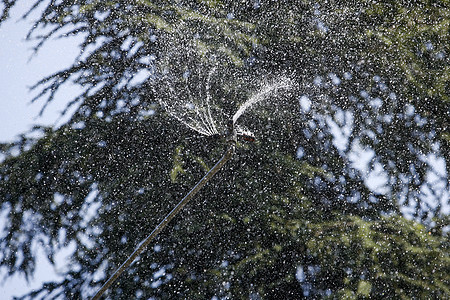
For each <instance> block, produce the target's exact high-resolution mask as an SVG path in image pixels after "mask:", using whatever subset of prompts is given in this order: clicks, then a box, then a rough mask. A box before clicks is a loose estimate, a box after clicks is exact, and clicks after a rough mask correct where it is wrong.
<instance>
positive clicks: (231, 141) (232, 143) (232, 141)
mask: <svg viewBox="0 0 450 300" xmlns="http://www.w3.org/2000/svg"><path fill="white" fill-rule="evenodd" d="M227 127H228V128H227V129H228V132H227V143H228V149H227V152H226V153H225V155H224V156H223V157H222V158H221V159H220V160H219V161H218V162H217V163H216V165H215V166H214V167H212V169H211V170H209V172H208V173H206V175H205V176H203V178H202V179H201V180H200V181H199V182H198V183H197V184H196V185H195V186H194V187H193V188H192V190H191V191H190V192H189V193H187V195H186V196H185V197H184V198H183V199H182V200H181V201H180V202H179V203H178V204H177V205H176V206H175V208H174V209H173V210H172V211H171V212H170V213H169V214H168V215H167V216H166V217H165V218H164V219H163V220H162V221H161V223H159V225H158V226H156V228H155V229H154V230H153V231H152V233H150V235H149V236H147V237H146V238H145V240H143V241H142V242H141V244H140V245H139V247H138V248H137V249H136V250H134V252H133V253H132V254H131V255H130V256H129V257H128V258H127V260H126V261H125V262H124V263H123V264H122V265H121V266H120V267H119V268H118V269H117V270H116V271H115V272H114V274H113V275H111V277H110V278H109V279H108V281H106V283H105V284H104V285H103V286H102V287H101V288H100V289H99V290H98V292H97V293H96V294H95V296H94V297H93V298H92V300H97V299H100V297H101V296H102V295H103V293H105V292H106V290H107V289H108V288H109V287H110V286H111V285H112V284H113V283H114V281H116V279H117V278H118V277H119V276H120V274H122V272H123V271H125V269H126V268H128V267H129V266H130V265H131V264H132V263H133V261H134V260H135V259H136V257H138V256H139V255H140V254H141V253H142V252H143V251H144V250H145V248H146V247H147V246H148V244H149V243H150V242H151V240H152V239H153V238H154V237H156V236H157V235H158V233H160V232H161V230H163V229H164V227H166V225H167V224H168V223H169V222H170V220H172V219H173V218H174V217H175V216H176V214H177V213H178V212H179V211H180V210H181V209H182V208H183V207H184V206H185V205H186V204H187V203H188V202H189V200H191V199H192V197H194V195H195V194H197V192H198V191H199V190H200V189H201V188H202V187H203V186H204V185H205V184H206V183H207V182H208V181H209V180H210V179H211V178H212V177H213V176H214V174H216V173H217V171H219V169H220V168H222V167H223V165H224V164H225V163H226V162H227V161H228V160H230V159H231V157H232V156H233V153H234V149H235V147H236V133H235V132H234V128H233V127H234V126H233V121H232V120H231V121H230V122H229V123H228V124H227Z"/></svg>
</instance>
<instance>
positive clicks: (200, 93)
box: [160, 69, 292, 136]
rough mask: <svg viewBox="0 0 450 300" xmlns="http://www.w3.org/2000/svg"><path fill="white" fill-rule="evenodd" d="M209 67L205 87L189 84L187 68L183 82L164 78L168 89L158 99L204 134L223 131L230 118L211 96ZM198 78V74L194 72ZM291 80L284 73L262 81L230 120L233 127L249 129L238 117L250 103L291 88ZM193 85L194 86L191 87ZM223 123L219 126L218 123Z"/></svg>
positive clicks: (192, 127)
mask: <svg viewBox="0 0 450 300" xmlns="http://www.w3.org/2000/svg"><path fill="white" fill-rule="evenodd" d="M214 71H215V70H214V69H212V70H211V71H210V72H209V73H208V74H207V76H206V78H205V83H204V89H203V88H202V87H200V86H198V87H190V86H189V82H188V79H189V77H190V76H191V74H189V73H188V72H186V73H185V74H184V75H183V78H184V81H185V82H184V85H183V86H175V85H174V84H173V83H171V82H167V83H166V84H167V85H168V89H169V97H165V99H163V100H160V102H161V104H162V106H163V107H164V108H165V110H166V111H167V112H168V113H169V114H170V115H171V116H172V117H174V118H175V119H177V120H179V121H180V122H182V123H183V124H184V125H186V126H187V127H189V128H191V129H193V130H195V131H197V132H199V133H200V134H203V135H206V136H212V135H222V134H224V132H222V131H223V130H222V128H223V125H225V123H226V122H227V121H228V120H230V118H229V117H226V116H224V115H223V113H222V111H221V110H220V109H219V108H218V107H217V106H216V105H215V103H214V102H213V99H212V96H211V79H212V76H213V74H214ZM197 76H198V77H200V78H197V80H198V79H201V77H202V76H201V75H197ZM291 86H292V81H291V80H290V79H289V78H287V77H279V78H277V79H275V80H272V81H271V82H266V83H264V84H261V87H260V88H259V89H258V90H257V91H255V92H253V93H252V94H251V96H250V97H249V99H248V100H247V101H246V102H244V103H243V104H242V105H241V106H240V107H239V109H238V110H237V111H236V113H235V114H234V115H233V117H232V118H231V120H232V121H233V125H234V128H236V130H237V131H238V134H239V131H242V132H243V133H245V132H248V131H247V130H245V129H244V128H243V127H241V126H238V125H236V123H237V121H238V119H239V118H240V117H241V116H242V115H243V114H244V113H245V112H246V111H247V110H248V109H250V108H251V107H252V106H254V105H255V104H257V103H259V102H262V101H264V100H267V99H269V98H270V97H276V96H277V95H278V94H279V93H281V92H282V91H286V90H288V89H290V88H291ZM194 89H195V90H194ZM220 125H222V126H220Z"/></svg>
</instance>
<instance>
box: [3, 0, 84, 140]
mask: <svg viewBox="0 0 450 300" xmlns="http://www.w3.org/2000/svg"><path fill="white" fill-rule="evenodd" d="M26 3H27V4H26ZM31 4H32V3H31V2H29V1H18V2H17V5H16V7H14V8H13V9H12V10H11V14H10V16H11V18H10V19H9V20H8V21H6V22H5V23H4V24H2V25H1V26H0V45H1V46H0V66H1V68H0V91H1V97H0V107H1V109H0V125H1V126H0V142H5V141H11V140H13V139H14V138H15V137H16V136H17V135H18V134H21V133H24V132H26V131H28V130H29V129H30V128H31V127H32V126H33V125H34V124H40V125H56V126H57V125H58V124H61V123H62V122H64V121H65V120H67V118H68V116H66V117H65V118H62V119H61V118H59V116H60V112H61V111H62V110H63V108H64V107H65V105H66V103H67V102H68V100H70V98H71V97H73V94H74V93H75V92H76V91H78V89H76V88H75V87H67V88H65V89H64V90H62V91H61V92H59V93H57V97H56V99H55V101H54V102H53V103H52V104H51V105H49V107H48V109H47V110H46V111H45V112H44V114H43V115H42V116H41V117H39V112H40V110H41V108H42V105H43V104H44V101H43V100H40V101H37V102H35V103H31V99H32V98H33V96H35V95H36V92H30V90H29V87H30V86H32V85H34V84H35V83H36V82H37V81H38V80H39V79H42V78H43V77H44V76H47V75H50V74H52V73H53V72H55V71H58V70H61V69H62V68H64V67H67V66H69V65H70V64H71V63H72V62H73V60H74V58H75V57H76V55H77V54H78V51H79V49H78V44H79V41H77V40H76V39H73V38H72V39H58V40H55V39H53V40H50V41H49V42H48V43H47V44H46V45H44V47H43V48H42V49H41V50H40V51H39V52H38V53H37V55H34V56H33V50H32V48H33V46H34V45H35V44H36V43H35V41H31V42H30V41H25V37H26V34H27V32H28V30H29V28H30V27H31V24H32V20H35V19H36V17H37V13H36V12H35V13H33V14H32V16H31V18H29V19H27V20H22V19H21V18H20V17H21V16H22V15H23V13H25V12H26V11H27V10H28V8H29V7H30V5H31Z"/></svg>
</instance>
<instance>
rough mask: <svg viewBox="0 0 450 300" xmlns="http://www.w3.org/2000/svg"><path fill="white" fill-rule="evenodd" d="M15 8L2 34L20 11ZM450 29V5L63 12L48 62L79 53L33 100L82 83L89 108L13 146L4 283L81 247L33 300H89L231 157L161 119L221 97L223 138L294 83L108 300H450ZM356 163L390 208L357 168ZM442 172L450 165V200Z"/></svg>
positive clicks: (92, 7)
mask: <svg viewBox="0 0 450 300" xmlns="http://www.w3.org/2000/svg"><path fill="white" fill-rule="evenodd" d="M293 2H295V1H293ZM2 3H3V11H2V17H1V20H5V19H6V18H7V17H8V14H9V9H10V8H11V7H12V6H13V5H14V3H15V1H2ZM37 4H38V2H36V5H37ZM448 19H449V17H448V3H447V1H437V2H433V4H430V3H428V2H427V1H415V2H412V3H410V2H409V1H400V2H399V1H385V2H383V3H381V4H380V3H373V2H371V1H360V2H358V3H354V1H341V2H339V3H336V2H330V1H317V2H310V1H298V2H297V3H291V2H290V1H267V2H259V1H254V2H248V3H247V4H242V3H241V2H240V1H106V2H105V1H51V2H50V3H49V4H48V5H47V6H46V7H45V8H44V10H43V12H42V15H41V18H40V19H38V20H37V21H36V24H35V26H33V29H32V30H31V31H30V35H29V37H30V38H32V37H34V36H38V39H39V43H38V44H37V45H36V49H35V50H36V51H38V50H39V48H40V46H42V44H43V43H45V42H46V41H47V40H48V39H49V38H51V37H54V36H58V35H61V36H70V35H80V36H83V37H84V42H83V44H82V45H81V48H80V56H79V57H78V58H77V60H76V61H75V62H74V64H73V65H72V66H70V67H69V68H67V69H65V70H61V71H60V72H57V73H55V74H53V75H51V76H49V77H47V78H44V79H43V80H42V81H40V82H38V83H37V84H36V86H35V87H34V89H37V90H39V91H40V94H39V96H38V97H37V98H36V99H40V98H44V99H46V103H50V102H51V101H57V98H56V96H55V92H56V91H57V90H58V89H59V87H61V86H62V85H64V84H65V83H67V82H69V81H71V82H75V83H76V84H79V85H81V86H82V87H83V92H82V94H80V95H78V96H75V97H74V99H73V101H72V102H71V103H70V105H75V104H77V105H79V108H78V109H77V110H76V112H75V113H74V115H73V116H72V117H71V119H70V120H69V121H68V122H67V123H66V124H64V125H62V126H61V127H60V128H41V127H36V128H35V129H34V130H35V131H37V132H40V137H39V138H31V137H29V136H27V135H23V136H22V138H21V139H19V140H17V141H16V142H14V143H10V144H3V145H2V152H3V153H4V155H5V158H4V159H3V161H2V162H1V164H0V199H1V201H2V211H4V212H6V214H7V222H6V228H5V230H4V232H6V235H5V236H4V238H3V237H2V240H1V243H0V249H1V251H0V253H2V254H1V255H0V258H1V263H0V265H1V266H2V268H4V269H6V270H7V271H8V275H13V274H16V273H19V274H24V275H25V276H26V277H27V278H30V277H31V276H32V275H33V271H34V269H35V263H36V262H35V255H36V253H35V248H34V247H32V244H33V243H42V244H43V245H45V247H44V249H45V251H47V255H48V257H49V259H50V261H52V262H53V260H54V256H55V253H56V252H57V251H58V249H60V248H61V247H63V246H65V245H68V244H70V243H72V244H75V245H76V251H75V253H74V254H73V255H72V257H71V262H70V268H69V270H67V271H65V273H64V278H65V279H64V280H63V281H62V282H49V283H46V284H45V285H44V286H43V287H42V289H40V290H37V291H33V292H31V293H30V294H28V295H26V296H24V297H23V298H24V299H40V298H46V299H47V298H48V299H51V298H52V297H54V298H58V297H59V298H68V299H76V298H80V299H84V298H89V297H91V296H92V295H93V294H94V293H95V291H96V289H98V288H99V287H100V286H101V284H102V283H103V282H104V281H105V280H106V279H107V278H108V277H109V276H110V275H111V274H112V273H113V272H114V270H115V269H116V268H117V267H118V266H119V265H120V264H121V263H122V262H123V261H124V260H125V259H126V257H127V256H128V255H129V254H130V253H131V252H132V251H133V250H134V249H135V247H136V246H137V244H138V243H139V242H140V241H141V240H143V239H144V238H145V237H146V236H147V235H148V233H149V232H151V231H152V230H153V228H154V227H155V226H156V225H157V224H158V223H159V221H160V220H161V219H162V217H163V216H164V215H165V214H166V213H167V212H168V211H170V210H171V208H172V207H173V206H174V205H175V204H176V203H177V202H178V200H179V199H180V198H181V197H182V196H183V195H184V194H185V193H186V192H187V191H188V190H189V189H190V188H191V187H192V186H193V185H194V184H195V183H196V182H197V181H198V180H199V179H200V178H201V177H202V176H203V174H204V173H205V172H206V171H207V170H208V169H209V168H211V167H212V166H213V164H214V163H215V162H216V161H217V160H218V159H219V158H220V157H221V155H222V154H223V152H224V150H225V145H224V144H223V143H221V142H220V141H217V140H215V139H212V138H207V137H204V136H201V135H199V134H198V133H196V132H194V131H192V130H190V129H189V128H187V127H185V126H183V124H181V123H179V122H177V120H176V119H174V118H173V116H171V115H170V114H168V113H167V111H166V110H165V109H164V108H163V107H161V105H160V103H161V101H164V102H169V103H170V102H171V101H174V100H178V99H180V98H183V97H187V96H186V95H187V94H188V93H192V95H193V96H192V97H191V98H190V99H194V98H195V99H197V98H199V99H202V97H203V98H204V97H205V90H206V89H208V90H209V93H210V96H211V98H212V99H213V100H214V101H213V102H214V107H213V109H214V110H215V111H217V112H220V114H221V118H219V121H220V122H221V124H218V125H222V126H224V125H225V124H222V123H223V122H225V120H227V119H228V118H230V117H231V116H232V114H233V113H234V112H235V111H236V110H237V109H238V107H239V105H240V104H242V103H243V102H244V101H246V100H247V99H248V98H249V97H250V96H251V95H252V93H253V92H255V91H258V89H261V87H263V86H264V85H265V84H267V83H268V82H271V81H274V80H275V81H276V80H277V78H280V77H281V76H285V77H289V78H291V80H292V82H293V84H292V87H291V88H290V89H289V90H286V91H283V92H281V93H277V94H274V95H272V97H270V99H267V100H266V101H265V102H263V103H260V104H258V106H257V107H255V108H253V109H252V110H251V112H247V113H246V115H245V117H243V118H242V120H240V122H241V125H242V126H246V127H247V128H249V129H250V130H251V131H253V132H254V133H255V136H256V137H257V141H256V142H255V143H245V142H242V143H239V144H238V147H237V150H236V152H237V153H236V155H235V157H234V158H233V160H232V161H231V162H229V163H228V164H227V167H226V168H224V170H223V171H221V173H219V174H217V175H216V177H214V179H212V180H211V181H210V182H209V183H208V185H207V186H205V188H204V189H203V190H202V191H201V192H200V193H199V194H198V195H197V196H196V198H195V199H194V200H193V201H192V203H190V204H189V205H188V207H186V209H185V210H184V211H183V212H182V213H180V215H179V216H177V217H176V218H175V219H174V220H173V221H172V223H171V224H170V226H168V228H166V229H165V230H164V232H163V233H161V234H160V235H159V236H158V238H157V239H156V240H155V241H154V243H152V246H151V247H150V248H149V250H148V251H147V252H145V253H144V254H143V255H141V257H140V258H139V260H138V261H137V262H136V263H135V264H133V265H132V266H131V267H130V268H129V269H128V270H127V271H126V272H125V273H124V274H122V276H121V277H120V278H119V280H118V281H117V284H115V285H114V286H113V288H111V289H109V291H108V292H107V296H108V297H109V298H110V299H130V298H146V299H147V298H150V297H154V298H159V299H171V298H186V299H192V298H202V299H203V298H208V299H211V298H212V297H214V296H215V297H218V298H222V297H224V298H226V297H229V298H263V299H301V298H303V297H314V298H326V297H329V298H364V297H372V298H413V297H418V298H445V297H446V296H448V294H449V282H448V275H447V274H448V273H449V272H450V270H449V269H450V264H449V257H448V253H449V251H448V250H449V244H448V233H447V232H448V215H446V212H445V207H446V206H447V207H448V203H447V202H446V201H447V200H446V199H445V195H447V196H448V177H447V176H448V173H449V165H450V162H449V158H450V155H449V153H448V149H449V147H448V143H449V129H448V112H449V111H450V110H449V102H448V92H447V91H448V74H449V70H448V68H449V67H448V63H447V62H448V53H450V51H449V49H448V47H449V44H448V42H446V41H448ZM94 45H96V46H95V47H93V46H94ZM209 73H211V74H212V75H211V81H210V82H209V83H208V84H209V86H208V88H207V87H206V85H207V83H206V81H207V79H206V77H207V76H206V74H209ZM299 102H300V103H299ZM337 136H340V138H337ZM362 150H366V151H371V152H372V153H373V155H372V159H371V161H370V164H369V166H368V168H369V169H370V170H376V169H377V168H379V167H381V168H382V170H383V172H384V173H383V174H385V177H386V182H385V183H384V188H383V189H374V188H372V187H370V184H369V183H368V181H369V180H370V179H368V178H367V176H366V174H364V172H363V171H361V170H359V169H358V168H356V167H355V166H354V163H353V162H354V161H355V159H354V158H353V157H354V155H356V154H357V153H359V152H361V151H362ZM17 153H18V154H17ZM431 154H433V155H434V156H435V157H438V158H439V159H440V160H441V162H442V163H445V165H446V173H445V174H439V173H438V172H435V173H436V174H435V175H436V176H437V177H438V182H439V184H433V182H430V180H429V176H430V175H429V174H431V173H430V172H433V170H432V168H431V167H430V165H429V163H428V162H427V156H429V155H431ZM433 203H434V204H433ZM406 206H409V207H411V208H412V210H413V213H408V212H405V211H404V208H405V207H406ZM447 209H448V208H447ZM90 212H95V214H94V215H91V214H90ZM447 213H448V212H447ZM405 216H406V217H408V218H413V220H407V218H405Z"/></svg>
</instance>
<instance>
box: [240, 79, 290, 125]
mask: <svg viewBox="0 0 450 300" xmlns="http://www.w3.org/2000/svg"><path fill="white" fill-rule="evenodd" d="M290 87H291V80H290V79H288V78H286V77H282V78H279V79H278V80H276V81H274V82H272V83H270V84H265V85H264V86H263V87H262V88H261V89H260V90H259V91H258V92H256V93H253V95H252V96H251V97H250V98H249V99H248V100H247V101H245V103H244V104H242V105H241V106H240V107H239V109H238V111H237V112H236V113H235V114H234V116H233V123H234V124H236V121H237V120H238V119H239V117H240V116H241V115H242V114H243V113H244V112H245V111H246V110H247V109H248V108H249V107H251V106H252V105H254V104H256V103H258V102H261V101H262V100H265V99H267V98H269V97H270V96H274V95H276V94H277V93H278V92H279V91H280V90H282V89H289V88H290Z"/></svg>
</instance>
